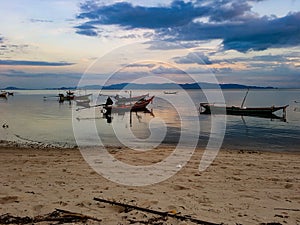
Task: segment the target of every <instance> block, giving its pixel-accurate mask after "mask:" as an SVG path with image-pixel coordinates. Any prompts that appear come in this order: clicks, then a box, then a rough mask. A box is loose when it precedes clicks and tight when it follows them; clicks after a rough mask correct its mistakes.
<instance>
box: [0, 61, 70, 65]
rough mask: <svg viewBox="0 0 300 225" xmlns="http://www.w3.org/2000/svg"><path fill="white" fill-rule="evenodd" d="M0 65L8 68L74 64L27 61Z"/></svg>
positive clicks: (3, 62)
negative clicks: (8, 66)
mask: <svg viewBox="0 0 300 225" xmlns="http://www.w3.org/2000/svg"><path fill="white" fill-rule="evenodd" d="M0 65H10V66H70V65H74V63H69V62H45V61H27V60H0Z"/></svg>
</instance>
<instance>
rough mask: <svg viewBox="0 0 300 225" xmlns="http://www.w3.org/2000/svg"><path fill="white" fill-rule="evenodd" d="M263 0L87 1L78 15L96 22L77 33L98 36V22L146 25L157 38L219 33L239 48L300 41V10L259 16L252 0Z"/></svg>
mask: <svg viewBox="0 0 300 225" xmlns="http://www.w3.org/2000/svg"><path fill="white" fill-rule="evenodd" d="M259 1H261V0H245V1H238V0H219V1H208V0H195V1H183V0H173V1H172V2H171V3H170V4H169V5H160V6H157V7H153V6H151V7H147V6H135V5H132V4H131V3H128V2H117V3H113V4H109V5H103V4H98V3H97V2H94V1H86V2H84V3H83V4H81V6H80V13H79V14H78V15H77V19H78V20H80V21H83V20H84V23H83V25H84V24H85V23H88V24H90V25H93V26H94V27H84V26H83V27H81V28H77V29H79V30H77V33H79V34H83V35H89V36H96V34H98V32H97V29H98V27H100V26H104V25H117V26H119V27H121V28H123V29H127V30H128V29H137V28H142V29H143V28H145V29H151V30H153V31H154V33H155V35H154V37H153V38H156V39H158V40H166V41H172V42H175V41H187V42H189V41H207V40H212V39H220V40H222V47H223V49H224V50H230V49H233V50H236V51H239V52H247V51H250V50H254V51H261V50H265V49H268V48H281V47H292V46H297V45H300V12H295V13H290V14H288V15H286V16H284V17H281V18H277V17H275V16H272V17H266V16H263V17H260V16H259V15H258V14H256V13H254V12H253V11H252V3H253V2H259ZM98 35H99V34H98ZM167 47H171V46H167Z"/></svg>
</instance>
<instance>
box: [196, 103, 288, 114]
mask: <svg viewBox="0 0 300 225" xmlns="http://www.w3.org/2000/svg"><path fill="white" fill-rule="evenodd" d="M288 106H289V105H285V106H271V107H239V106H224V105H217V104H210V103H200V113H203V114H211V113H215V114H218V113H226V114H228V115H241V116H272V115H274V114H273V113H274V112H276V111H279V110H282V111H283V113H285V112H286V108H287V107H288ZM203 109H204V110H203Z"/></svg>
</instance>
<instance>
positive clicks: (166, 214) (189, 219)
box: [94, 198, 221, 225]
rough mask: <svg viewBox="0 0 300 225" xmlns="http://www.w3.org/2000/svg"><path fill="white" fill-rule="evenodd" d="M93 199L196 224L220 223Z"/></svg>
mask: <svg viewBox="0 0 300 225" xmlns="http://www.w3.org/2000/svg"><path fill="white" fill-rule="evenodd" d="M94 200H95V201H98V202H103V203H108V204H111V205H117V206H121V207H124V208H125V209H134V210H138V211H142V212H147V213H152V214H156V215H160V216H164V217H173V218H176V219H179V220H183V221H191V222H193V223H196V224H202V225H221V224H219V223H213V222H208V221H204V220H199V219H196V218H192V217H190V216H185V215H178V214H176V213H175V214H174V213H170V212H163V211H157V210H153V209H148V208H143V207H139V206H135V205H129V204H125V203H120V202H116V201H110V200H106V199H102V198H94Z"/></svg>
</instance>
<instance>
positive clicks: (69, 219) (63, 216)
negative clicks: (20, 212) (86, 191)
mask: <svg viewBox="0 0 300 225" xmlns="http://www.w3.org/2000/svg"><path fill="white" fill-rule="evenodd" d="M87 220H94V221H98V222H100V221H102V220H101V219H97V218H95V217H91V216H87V215H84V214H81V213H76V212H70V211H67V210H63V209H55V211H53V212H52V213H49V214H45V215H38V216H35V217H29V216H25V217H19V216H12V215H11V214H8V213H7V214H3V215H1V216H0V224H32V223H39V222H50V221H51V222H54V221H56V222H59V223H75V222H86V221H87Z"/></svg>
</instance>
